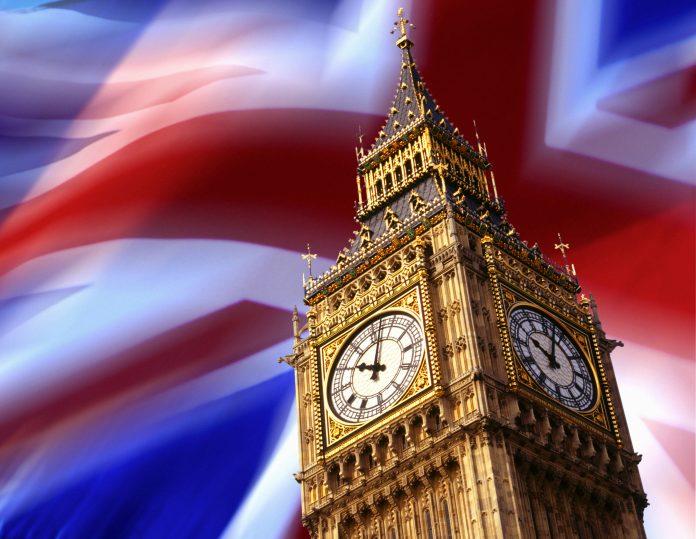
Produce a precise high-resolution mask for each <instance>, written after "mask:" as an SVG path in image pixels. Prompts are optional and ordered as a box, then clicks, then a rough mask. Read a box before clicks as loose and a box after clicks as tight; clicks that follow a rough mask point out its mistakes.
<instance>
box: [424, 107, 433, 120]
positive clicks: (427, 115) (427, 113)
mask: <svg viewBox="0 0 696 539" xmlns="http://www.w3.org/2000/svg"><path fill="white" fill-rule="evenodd" d="M425 115H426V117H428V118H432V117H433V111H432V110H430V109H428V111H427V112H426V113H425Z"/></svg>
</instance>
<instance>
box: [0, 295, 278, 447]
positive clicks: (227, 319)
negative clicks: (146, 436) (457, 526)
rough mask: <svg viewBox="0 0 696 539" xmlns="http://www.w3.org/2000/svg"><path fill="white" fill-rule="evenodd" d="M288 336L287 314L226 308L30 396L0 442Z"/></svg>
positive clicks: (247, 306)
mask: <svg viewBox="0 0 696 539" xmlns="http://www.w3.org/2000/svg"><path fill="white" fill-rule="evenodd" d="M290 336H291V326H290V313H289V312H286V311H283V310H281V309H276V308H273V307H269V306H266V305H260V304H257V303H252V302H241V303H238V304H235V305H231V306H229V307H227V308H225V309H222V310H219V311H217V312H214V313H211V314H209V315H208V316H205V317H202V318H200V319H197V320H194V321H193V322H190V323H188V324H186V325H184V326H180V327H177V328H174V329H171V330H170V331H167V332H165V333H162V334H160V335H159V336H157V337H155V338H153V339H151V340H150V341H147V342H145V343H143V344H140V345H138V346H135V347H133V348H132V349H129V350H127V351H125V352H123V353H121V354H119V355H117V356H115V357H112V358H109V359H108V360H105V361H104V362H102V363H100V364H99V365H95V366H93V367H91V368H90V369H88V370H85V371H83V372H82V373H81V375H80V378H79V380H77V381H76V380H74V379H73V378H72V377H71V379H70V380H66V381H65V385H64V386H63V390H62V391H61V392H59V393H52V394H51V395H50V397H48V398H43V399H42V398H41V395H33V396H32V398H31V399H30V400H27V402H26V403H25V407H24V408H23V409H22V410H21V411H17V412H16V413H14V415H12V416H10V417H7V416H6V417H5V418H3V420H2V421H0V439H2V440H3V446H4V447H5V448H7V446H8V445H13V444H16V443H19V442H21V441H22V440H26V439H28V438H31V437H32V436H33V435H35V434H39V433H41V432H42V431H44V430H46V429H49V428H54V427H56V426H57V425H58V424H59V423H60V422H61V421H64V420H70V419H72V418H74V417H75V416H78V415H79V414H83V413H87V412H89V411H90V410H94V409H95V408H97V407H99V406H104V405H107V404H108V403H109V402H110V401H113V400H116V399H119V400H120V399H123V398H127V399H135V398H137V397H138V396H139V395H143V394H153V393H155V392H157V391H162V390H164V389H165V388H167V387H172V386H175V385H177V384H179V383H181V382H182V381H185V380H188V379H191V378H195V377H197V376H200V375H202V374H205V373H207V372H210V371H213V370H215V369H217V368H220V367H222V366H224V365H228V364H230V363H233V362H234V361H236V360H238V359H241V358H244V357H247V356H248V355H250V354H253V353H254V352H257V351H259V350H262V349H264V348H266V347H268V346H271V345H273V344H275V343H277V342H279V341H281V340H283V339H287V338H289V337H290ZM274 359H275V358H269V361H270V363H269V368H273V365H274Z"/></svg>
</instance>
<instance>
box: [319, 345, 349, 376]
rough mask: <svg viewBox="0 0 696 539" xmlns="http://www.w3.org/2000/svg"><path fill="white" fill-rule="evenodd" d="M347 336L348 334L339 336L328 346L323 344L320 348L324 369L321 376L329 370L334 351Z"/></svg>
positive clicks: (334, 354) (336, 350)
mask: <svg viewBox="0 0 696 539" xmlns="http://www.w3.org/2000/svg"><path fill="white" fill-rule="evenodd" d="M347 338H348V335H343V336H342V337H339V338H338V339H336V340H335V341H334V342H332V343H331V344H329V345H328V346H325V347H324V348H322V352H321V353H322V356H323V358H324V361H323V363H322V365H323V367H324V369H323V372H322V375H323V377H326V373H328V372H329V367H330V366H331V363H332V362H333V360H334V357H335V356H336V352H338V350H339V349H340V348H341V346H342V345H343V343H344V342H346V339H347Z"/></svg>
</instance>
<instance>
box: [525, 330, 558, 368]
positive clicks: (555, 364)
mask: <svg viewBox="0 0 696 539" xmlns="http://www.w3.org/2000/svg"><path fill="white" fill-rule="evenodd" d="M529 340H530V341H532V344H533V345H534V346H536V347H537V348H538V349H539V350H540V351H541V353H542V354H544V355H545V356H546V359H548V360H549V367H551V368H552V369H558V368H559V367H560V366H561V365H560V364H559V363H558V362H557V361H556V359H555V358H554V357H553V356H552V355H551V354H549V353H548V352H547V351H546V350H545V349H544V347H543V346H541V343H539V341H537V340H536V339H535V338H534V337H532V338H531V339H529Z"/></svg>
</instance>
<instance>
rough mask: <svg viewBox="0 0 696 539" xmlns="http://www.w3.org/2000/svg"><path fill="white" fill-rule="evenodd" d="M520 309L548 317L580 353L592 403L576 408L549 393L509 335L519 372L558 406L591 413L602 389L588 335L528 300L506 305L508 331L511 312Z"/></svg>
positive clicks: (595, 407)
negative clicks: (529, 368) (525, 361)
mask: <svg viewBox="0 0 696 539" xmlns="http://www.w3.org/2000/svg"><path fill="white" fill-rule="evenodd" d="M520 309H525V310H528V311H536V312H538V313H540V314H541V315H542V316H545V317H546V318H548V319H549V320H550V321H551V322H552V323H553V324H556V326H557V327H559V328H560V329H561V331H562V332H563V333H565V336H566V337H567V338H568V339H569V340H570V342H571V344H572V345H574V346H575V348H576V349H577V350H578V352H579V353H580V354H581V355H582V361H583V363H584V364H585V367H586V368H587V370H588V373H589V375H590V382H591V383H592V384H593V399H592V404H591V406H588V407H587V408H583V409H578V408H573V407H571V406H568V405H566V404H564V403H563V402H561V401H560V400H559V399H557V398H556V397H554V396H553V395H551V394H550V393H549V392H548V391H547V390H546V389H544V387H542V385H541V383H540V382H539V381H538V380H536V379H535V378H534V375H532V374H531V373H530V372H529V370H528V369H527V368H526V367H525V365H524V362H523V361H522V358H521V357H520V356H519V353H518V352H517V350H516V348H515V344H514V342H513V340H514V338H513V336H512V335H510V336H509V337H510V345H511V348H512V350H513V355H514V357H515V360H516V363H515V365H516V367H517V369H518V370H519V371H520V372H523V373H524V374H525V375H526V376H527V377H529V378H530V379H531V383H532V384H534V387H535V389H537V390H538V391H539V392H541V393H542V394H544V395H545V396H546V397H547V398H549V399H551V400H552V401H553V402H555V403H557V404H558V405H560V406H563V407H564V408H567V409H568V410H570V411H571V412H575V413H578V414H592V413H593V412H594V411H595V410H596V409H597V408H598V407H599V405H600V401H601V395H602V390H601V387H602V386H601V384H600V380H599V377H598V376H597V372H596V370H595V367H594V365H593V361H592V359H591V357H592V352H591V346H590V338H589V335H587V334H586V333H585V332H583V331H582V330H579V329H578V328H571V327H568V325H567V324H566V323H565V322H564V321H562V320H560V319H559V317H558V316H556V315H555V314H554V313H552V312H550V311H549V310H547V309H545V308H544V307H542V306H541V305H539V304H538V303H531V302H529V301H516V302H514V303H512V304H511V305H510V306H508V308H507V311H506V312H505V321H506V324H507V327H508V332H509V331H510V320H511V317H512V315H513V313H514V312H515V311H517V310H520ZM578 337H581V338H582V340H583V341H585V342H584V343H581V342H580V339H579V338H578Z"/></svg>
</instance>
